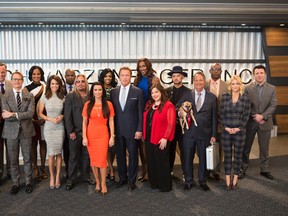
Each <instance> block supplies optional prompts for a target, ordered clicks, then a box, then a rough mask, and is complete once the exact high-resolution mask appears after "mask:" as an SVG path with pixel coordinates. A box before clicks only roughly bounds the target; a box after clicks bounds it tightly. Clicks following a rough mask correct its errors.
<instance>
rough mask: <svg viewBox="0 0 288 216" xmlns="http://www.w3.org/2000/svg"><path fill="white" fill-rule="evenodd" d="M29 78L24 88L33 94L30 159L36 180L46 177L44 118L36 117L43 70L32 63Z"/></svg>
mask: <svg viewBox="0 0 288 216" xmlns="http://www.w3.org/2000/svg"><path fill="white" fill-rule="evenodd" d="M28 78H29V80H30V81H31V83H30V84H29V85H27V86H25V88H26V89H27V90H28V91H29V92H31V93H32V94H33V95H34V98H35V113H34V116H33V119H32V121H33V125H34V128H35V132H36V135H35V136H33V137H32V144H31V161H32V167H33V170H34V171H33V178H34V179H36V180H40V179H41V178H43V179H47V178H48V176H47V173H46V171H45V161H46V152H47V148H46V142H45V140H44V137H43V136H42V135H43V134H42V132H43V127H44V123H45V121H44V119H41V118H39V117H38V112H37V103H38V101H39V100H40V98H41V96H42V94H43V92H44V90H45V84H44V71H43V69H42V68H41V67H40V66H37V65H34V66H32V67H31V68H30V70H29V77H28ZM38 142H39V145H40V159H41V167H40V172H39V169H38V166H37V146H38Z"/></svg>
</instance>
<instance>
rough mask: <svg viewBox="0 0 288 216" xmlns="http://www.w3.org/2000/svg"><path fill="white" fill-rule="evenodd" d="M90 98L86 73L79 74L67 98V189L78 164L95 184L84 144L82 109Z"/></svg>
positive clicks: (65, 112)
mask: <svg viewBox="0 0 288 216" xmlns="http://www.w3.org/2000/svg"><path fill="white" fill-rule="evenodd" d="M88 99H89V84H88V81H87V79H86V77H85V75H82V74H80V75H77V76H76V79H75V88H74V91H73V92H72V93H69V94H68V95H67V96H66V99H65V107H64V116H65V128H66V131H67V135H68V138H69V163H68V179H67V183H66V190H67V191H69V190H71V189H72V187H73V184H74V183H75V180H76V177H77V173H78V166H77V165H78V164H79V168H80V172H81V177H82V178H83V180H84V181H87V182H88V183H89V184H94V182H93V180H92V179H91V178H90V166H89V154H88V151H87V147H86V146H83V145H82V120H83V119H82V109H83V106H84V104H85V103H86V102H87V101H88Z"/></svg>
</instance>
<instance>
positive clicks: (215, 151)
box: [206, 142, 220, 170]
mask: <svg viewBox="0 0 288 216" xmlns="http://www.w3.org/2000/svg"><path fill="white" fill-rule="evenodd" d="M219 159H220V158H219V143H218V142H214V143H211V144H210V145H209V146H207V148H206V168H207V170H214V169H215V168H216V167H217V165H218V164H219Z"/></svg>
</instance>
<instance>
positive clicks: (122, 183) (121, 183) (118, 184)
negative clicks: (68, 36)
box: [117, 180, 127, 188]
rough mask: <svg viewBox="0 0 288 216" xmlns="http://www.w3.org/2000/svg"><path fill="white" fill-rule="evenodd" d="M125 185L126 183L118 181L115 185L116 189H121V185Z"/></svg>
mask: <svg viewBox="0 0 288 216" xmlns="http://www.w3.org/2000/svg"><path fill="white" fill-rule="evenodd" d="M126 184H127V181H121V180H120V181H119V182H118V183H117V188H120V187H122V186H123V185H126Z"/></svg>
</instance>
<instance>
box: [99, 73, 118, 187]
mask: <svg viewBox="0 0 288 216" xmlns="http://www.w3.org/2000/svg"><path fill="white" fill-rule="evenodd" d="M98 80H99V82H100V83H101V84H102V85H103V86H104V89H105V92H106V99H107V100H110V91H111V90H112V88H115V87H116V86H117V84H118V82H117V80H116V77H115V74H114V72H113V71H112V70H111V69H110V68H106V69H104V70H102V72H101V73H100V76H99V79H98ZM114 160H115V147H114V146H113V147H108V155H107V162H108V175H107V177H108V178H110V180H112V181H114V180H115V173H114V167H113V162H114Z"/></svg>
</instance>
